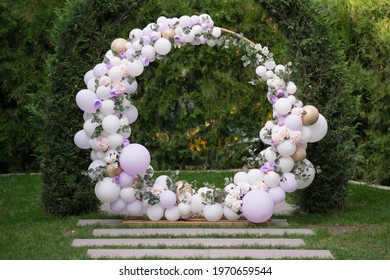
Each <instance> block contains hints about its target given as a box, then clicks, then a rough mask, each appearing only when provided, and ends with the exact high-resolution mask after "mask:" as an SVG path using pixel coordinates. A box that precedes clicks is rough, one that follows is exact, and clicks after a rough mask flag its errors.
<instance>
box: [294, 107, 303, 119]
mask: <svg viewBox="0 0 390 280" xmlns="http://www.w3.org/2000/svg"><path fill="white" fill-rule="evenodd" d="M291 114H292V115H296V116H298V117H302V114H303V109H302V108H300V107H294V108H292V110H291Z"/></svg>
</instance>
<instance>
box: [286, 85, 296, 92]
mask: <svg viewBox="0 0 390 280" xmlns="http://www.w3.org/2000/svg"><path fill="white" fill-rule="evenodd" d="M286 90H287V92H288V93H289V94H294V93H296V91H297V86H296V85H295V84H294V83H293V82H288V83H287V88H286Z"/></svg>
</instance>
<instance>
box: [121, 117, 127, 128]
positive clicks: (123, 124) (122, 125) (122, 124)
mask: <svg viewBox="0 0 390 280" xmlns="http://www.w3.org/2000/svg"><path fill="white" fill-rule="evenodd" d="M120 124H121V127H124V126H126V125H129V120H128V119H127V118H126V116H122V118H121V119H120Z"/></svg>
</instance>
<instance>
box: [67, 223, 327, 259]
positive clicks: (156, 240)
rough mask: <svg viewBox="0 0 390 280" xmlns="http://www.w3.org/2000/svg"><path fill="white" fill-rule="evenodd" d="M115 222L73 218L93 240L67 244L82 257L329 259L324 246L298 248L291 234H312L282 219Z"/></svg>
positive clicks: (301, 244)
mask: <svg viewBox="0 0 390 280" xmlns="http://www.w3.org/2000/svg"><path fill="white" fill-rule="evenodd" d="M120 224H123V220H117V219H111V220H110V219H104V220H98V219H95V220H79V221H78V226H91V225H94V226H97V228H95V229H93V231H92V237H93V238H88V239H74V240H73V243H72V246H73V247H83V248H87V255H88V256H89V257H91V258H92V259H100V258H105V259H107V258H109V259H111V258H127V259H138V258H152V259H153V258H167V259H192V258H201V259H243V258H252V259H280V258H284V259H302V258H305V259H306V258H315V259H332V258H333V256H332V254H331V253H330V252H329V251H328V250H309V249H304V246H305V242H304V240H303V239H302V238H295V237H300V236H308V235H313V234H314V232H313V231H312V230H311V229H293V228H288V223H287V221H286V220H284V219H275V220H272V223H271V224H272V225H274V226H275V227H278V228H225V227H221V228H199V227H193V228H188V227H187V228H186V227H170V228H167V227H165V228H148V227H142V228H140V227H137V228H132V227H126V228H123V227H118V225H120ZM182 225H183V224H181V226H182ZM100 226H103V227H105V226H109V227H110V228H99V227H100ZM297 235H298V236H297ZM158 236H161V237H158ZM289 236H291V238H290V237H289ZM140 247H142V248H140ZM253 247H256V248H253Z"/></svg>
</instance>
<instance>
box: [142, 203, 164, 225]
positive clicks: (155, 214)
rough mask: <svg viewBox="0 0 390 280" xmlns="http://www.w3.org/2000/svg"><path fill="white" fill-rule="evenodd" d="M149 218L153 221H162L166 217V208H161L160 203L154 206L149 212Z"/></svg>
mask: <svg viewBox="0 0 390 280" xmlns="http://www.w3.org/2000/svg"><path fill="white" fill-rule="evenodd" d="M146 213H147V216H148V218H149V219H150V220H152V221H158V220H160V219H161V218H162V217H163V215H164V208H163V207H161V205H160V203H157V204H155V205H152V206H150V207H149V208H148V210H147V212H146Z"/></svg>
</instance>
